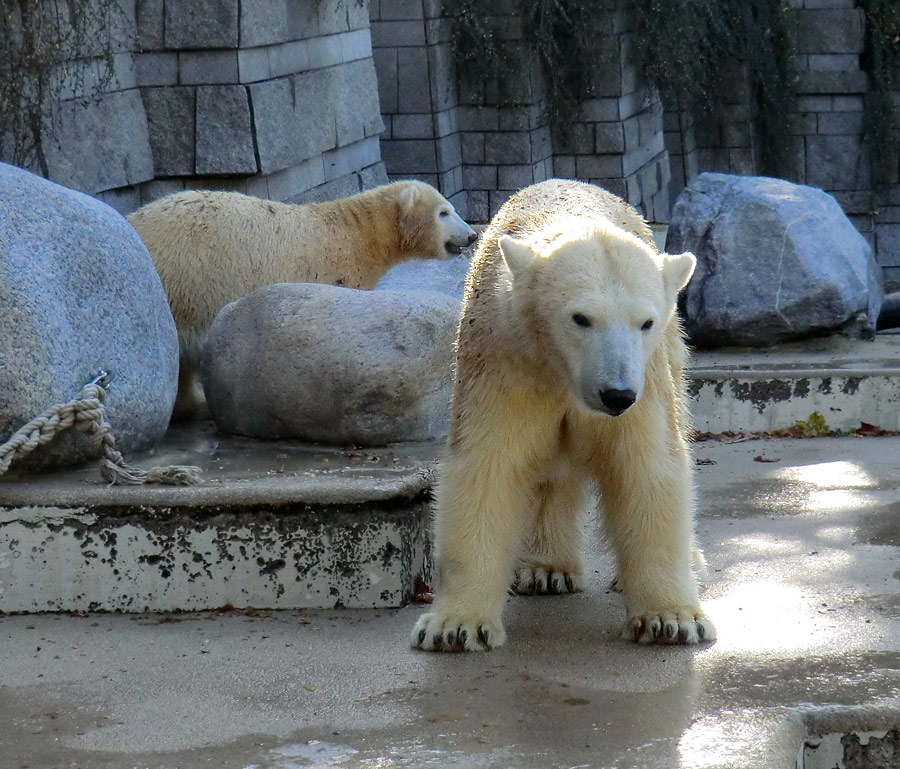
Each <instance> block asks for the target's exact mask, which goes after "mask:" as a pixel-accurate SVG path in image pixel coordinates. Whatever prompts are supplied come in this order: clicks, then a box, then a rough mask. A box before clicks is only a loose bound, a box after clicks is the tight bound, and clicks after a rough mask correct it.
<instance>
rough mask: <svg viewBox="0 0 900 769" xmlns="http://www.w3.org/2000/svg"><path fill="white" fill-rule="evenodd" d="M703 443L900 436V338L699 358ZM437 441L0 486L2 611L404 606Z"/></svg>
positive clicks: (199, 444)
mask: <svg viewBox="0 0 900 769" xmlns="http://www.w3.org/2000/svg"><path fill="white" fill-rule="evenodd" d="M688 379H689V393H690V397H691V411H692V416H693V421H694V425H695V427H696V429H697V430H699V431H700V432H711V433H720V432H724V431H729V430H731V431H735V432H737V431H740V430H749V431H753V432H764V431H768V430H773V429H776V428H778V427H790V426H792V425H793V424H794V423H795V422H796V421H797V420H799V419H804V420H805V419H808V418H809V416H810V414H811V413H812V412H813V411H817V412H819V413H820V414H822V415H823V416H824V418H825V419H826V421H827V423H828V425H829V427H831V429H833V430H838V431H842V430H843V431H849V430H852V429H854V428H857V427H859V425H860V423H862V422H867V423H870V424H874V425H877V426H879V427H882V428H884V429H887V430H892V431H897V430H900V335H896V334H884V335H879V337H878V339H877V340H876V341H875V342H872V343H867V342H860V341H851V340H847V339H844V338H843V337H829V338H825V339H822V340H814V341H808V342H804V343H803V344H794V345H785V346H783V347H780V348H776V349H772V350H765V351H748V350H722V351H716V352H711V353H710V352H698V353H696V354H695V355H694V358H693V360H692V363H691V368H690V370H689V372H688ZM439 450H440V447H438V446H434V445H418V446H403V447H394V448H391V449H379V450H364V451H342V450H339V449H333V448H326V447H316V446H310V445H303V444H299V443H294V442H288V441H282V442H260V441H251V440H244V439H236V438H229V437H226V436H220V435H217V434H216V433H215V431H214V430H213V427H212V425H211V424H205V425H200V426H199V427H197V426H194V427H191V428H184V427H182V428H179V429H174V430H172V431H170V434H169V435H168V436H167V438H166V440H165V442H164V444H163V446H162V447H161V448H160V450H159V451H158V452H157V455H156V456H154V457H145V458H142V459H141V460H140V461H139V464H142V465H144V466H150V465H153V464H168V463H178V464H185V463H186V464H197V465H199V466H200V467H201V468H202V469H203V482H202V484H200V485H199V486H196V487H190V488H165V487H115V488H112V487H106V486H104V485H102V484H101V483H100V482H99V479H98V476H97V473H96V470H95V469H94V468H92V467H89V468H86V469H83V470H78V471H73V472H65V473H57V474H52V475H45V476H38V477H32V478H29V477H21V476H20V477H15V476H12V477H10V476H7V477H6V478H4V479H2V480H0V611H3V612H35V611H128V612H143V611H178V610H203V609H217V608H220V607H223V606H233V607H238V608H245V607H254V608H266V609H272V608H333V607H350V608H375V607H390V606H402V605H404V604H405V603H406V602H407V601H408V600H409V599H410V596H411V595H412V594H413V593H414V590H415V586H416V582H417V580H418V579H420V578H422V579H424V580H425V581H426V582H427V581H428V579H429V570H430V562H429V526H428V515H429V509H428V500H429V494H430V488H431V482H432V471H433V469H434V466H435V461H436V457H437V456H438V453H439Z"/></svg>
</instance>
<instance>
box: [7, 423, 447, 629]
mask: <svg viewBox="0 0 900 769" xmlns="http://www.w3.org/2000/svg"><path fill="white" fill-rule="evenodd" d="M438 448H439V447H438V446H436V445H434V444H423V443H416V444H406V445H404V446H403V447H401V448H383V449H367V450H365V451H359V450H343V449H339V448H328V447H322V446H313V445H310V444H305V443H302V442H299V441H257V440H253V439H250V438H240V437H229V436H223V435H221V434H220V433H216V432H215V427H214V426H213V424H212V423H211V422H193V423H190V424H189V425H180V426H178V427H176V428H173V429H171V430H169V431H168V432H167V433H166V436H165V439H164V441H163V442H162V443H161V444H160V445H159V446H158V447H157V448H156V450H155V452H154V455H153V456H152V457H151V456H144V457H132V458H131V459H132V461H134V462H135V464H138V465H142V466H148V465H150V464H160V463H164V464H171V463H182V464H183V463H185V462H189V463H190V464H195V465H197V466H198V467H200V469H201V482H200V483H199V484H198V485H195V486H191V487H171V486H170V487H163V486H155V487H151V486H147V487H125V486H116V487H110V486H108V485H106V484H104V483H101V482H99V479H98V477H97V473H96V470H94V468H90V467H89V468H84V469H72V470H65V471H61V472H56V473H50V474H43V475H27V474H26V475H23V474H17V475H16V477H13V478H8V479H5V480H4V482H3V483H0V553H5V554H6V556H5V560H3V559H0V612H19V611H26V612H34V611H85V610H92V611H125V612H141V611H185V610H197V609H218V608H220V607H222V606H224V605H226V604H228V605H231V606H234V607H241V606H243V607H254V608H256V609H262V608H276V607H280V608H314V607H316V608H332V607H334V606H344V607H348V608H350V607H353V608H373V607H384V606H402V605H403V604H405V603H407V602H408V601H409V599H410V597H411V596H412V594H413V592H414V589H415V584H416V579H417V578H424V579H426V580H427V579H428V569H429V565H428V564H430V557H429V543H430V535H429V520H430V516H429V496H430V489H431V484H432V482H433V468H434V464H435V461H434V458H435V456H436V454H437V451H438ZM138 511H140V512H139V513H138ZM136 514H137V515H139V516H140V518H141V520H140V521H138V519H137V518H136ZM70 575H72V576H70Z"/></svg>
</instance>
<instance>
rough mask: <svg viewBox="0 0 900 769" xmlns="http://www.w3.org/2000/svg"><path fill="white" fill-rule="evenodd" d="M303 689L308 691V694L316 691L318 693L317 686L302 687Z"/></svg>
mask: <svg viewBox="0 0 900 769" xmlns="http://www.w3.org/2000/svg"><path fill="white" fill-rule="evenodd" d="M303 688H304V689H306V691H308V692H317V691H319V687H318V686H304V687H303Z"/></svg>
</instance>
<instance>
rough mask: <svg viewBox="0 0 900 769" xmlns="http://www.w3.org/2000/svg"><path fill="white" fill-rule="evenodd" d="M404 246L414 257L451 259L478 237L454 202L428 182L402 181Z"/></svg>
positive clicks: (400, 198)
mask: <svg viewBox="0 0 900 769" xmlns="http://www.w3.org/2000/svg"><path fill="white" fill-rule="evenodd" d="M399 185H400V189H399V196H398V203H399V207H400V221H399V228H400V241H401V243H400V247H401V250H402V251H404V252H406V253H410V254H412V255H414V256H421V257H430V258H438V259H449V258H450V257H453V256H458V255H459V254H460V253H461V252H462V251H463V249H464V248H466V247H467V246H470V245H471V244H472V243H474V242H475V240H476V239H477V237H478V236H477V235H476V234H475V230H473V229H472V228H471V227H470V226H469V225H468V224H466V223H465V222H464V221H463V220H462V219H461V218H460V216H459V214H457V213H456V210H455V209H454V208H453V206H452V205H451V204H450V202H449V201H448V200H447V199H446V198H445V197H444V196H443V195H441V193H440V192H438V191H437V190H436V189H435V188H434V187H432V186H431V185H429V184H425V182H419V181H405V182H400V183H399Z"/></svg>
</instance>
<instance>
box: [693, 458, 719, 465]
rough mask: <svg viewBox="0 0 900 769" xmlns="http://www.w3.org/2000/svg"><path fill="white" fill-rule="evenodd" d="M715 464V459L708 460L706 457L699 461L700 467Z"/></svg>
mask: <svg viewBox="0 0 900 769" xmlns="http://www.w3.org/2000/svg"><path fill="white" fill-rule="evenodd" d="M715 463H716V460H714V459H707V458H705V457H703V458H700V459H698V460H697V464H698V465H714V464H715Z"/></svg>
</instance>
